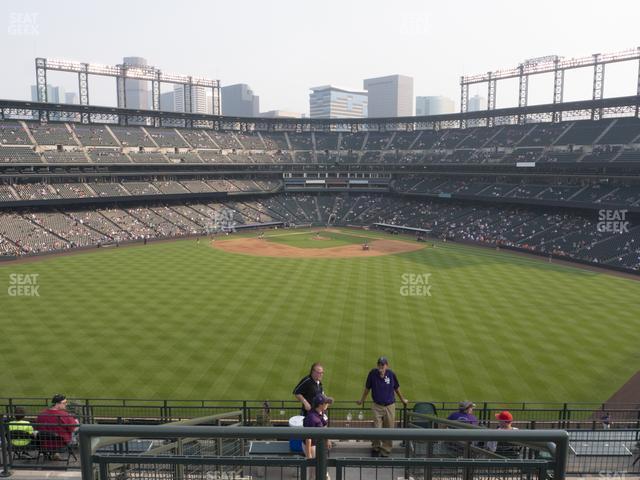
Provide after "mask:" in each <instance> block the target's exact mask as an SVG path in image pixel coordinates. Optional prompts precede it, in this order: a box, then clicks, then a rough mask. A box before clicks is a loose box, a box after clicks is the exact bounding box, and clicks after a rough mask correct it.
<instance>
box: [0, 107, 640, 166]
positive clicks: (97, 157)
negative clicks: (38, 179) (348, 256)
mask: <svg viewBox="0 0 640 480" xmlns="http://www.w3.org/2000/svg"><path fill="white" fill-rule="evenodd" d="M29 134H31V138H30V136H29ZM639 137H640V120H638V119H637V118H635V119H634V118H617V119H606V120H601V121H597V122H596V121H568V122H562V123H553V124H552V123H534V124H527V125H498V126H495V127H473V128H467V129H462V130H461V129H453V128H452V129H443V130H424V131H414V132H404V131H396V132H394V131H389V132H387V131H375V130H373V131H369V132H368V131H361V132H338V131H336V132H312V131H302V132H293V131H287V132H258V131H245V132H241V131H223V130H210V129H197V128H192V129H184V128H167V127H161V128H155V127H150V126H128V127H121V126H106V125H104V126H102V125H81V124H74V123H61V122H57V123H56V122H50V123H45V124H41V123H38V122H24V123H20V122H16V121H13V120H9V121H2V122H0V146H3V147H5V148H6V147H9V146H12V147H18V146H22V147H25V146H27V147H31V148H35V147H37V146H53V145H58V146H61V147H65V148H66V149H67V150H69V148H80V149H84V150H87V152H88V153H89V157H88V158H87V157H84V158H83V157H82V156H79V155H78V156H74V155H69V154H68V153H67V152H65V154H60V153H59V154H51V153H45V155H44V161H46V162H61V161H62V162H83V163H86V162H88V161H91V162H96V163H107V162H113V163H122V162H125V161H126V162H128V161H129V160H128V158H131V159H132V160H133V162H140V163H157V162H159V163H167V160H168V159H170V160H171V161H172V162H174V163H201V161H204V162H206V163H211V162H213V163H263V162H267V163H271V162H291V161H295V162H298V163H315V162H331V161H332V160H333V158H334V155H328V154H327V153H328V152H334V153H338V158H340V160H341V161H342V162H350V163H383V162H394V163H422V162H425V163H468V164H477V163H480V164H491V163H496V162H500V163H515V162H531V161H539V162H547V163H562V162H565V163H566V162H589V163H593V162H612V161H614V162H619V161H629V162H636V161H639V160H640V144H639V143H637V142H639V141H640V140H639ZM634 142H636V143H634ZM109 148H111V149H114V150H115V151H114V152H107V151H105V152H102V151H101V150H102V149H109ZM283 152H287V153H288V154H287V155H283ZM4 153H5V156H4V157H2V156H0V160H2V161H4V162H34V161H40V160H41V158H40V157H39V156H38V155H37V154H35V155H33V156H31V157H29V156H27V155H22V154H21V151H20V150H15V151H5V152H4ZM387 153H393V155H387ZM126 155H129V157H127V156H126ZM14 156H15V158H14Z"/></svg>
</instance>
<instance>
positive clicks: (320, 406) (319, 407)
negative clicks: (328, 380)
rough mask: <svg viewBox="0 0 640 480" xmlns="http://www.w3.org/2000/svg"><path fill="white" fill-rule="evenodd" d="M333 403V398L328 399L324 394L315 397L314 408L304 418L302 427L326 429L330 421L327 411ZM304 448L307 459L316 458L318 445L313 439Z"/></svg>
mask: <svg viewBox="0 0 640 480" xmlns="http://www.w3.org/2000/svg"><path fill="white" fill-rule="evenodd" d="M332 403H333V398H331V397H327V396H325V395H323V394H322V393H319V394H318V395H316V396H315V397H313V400H311V406H312V408H311V410H309V412H307V415H306V416H305V417H304V422H303V423H302V426H303V427H310V428H322V427H326V426H327V424H328V419H327V415H326V413H325V412H326V411H327V408H329V405H331V404H332ZM327 443H328V442H327ZM303 447H304V455H305V457H306V458H315V457H316V444H315V441H314V440H312V439H311V438H307V439H305V441H304V445H303Z"/></svg>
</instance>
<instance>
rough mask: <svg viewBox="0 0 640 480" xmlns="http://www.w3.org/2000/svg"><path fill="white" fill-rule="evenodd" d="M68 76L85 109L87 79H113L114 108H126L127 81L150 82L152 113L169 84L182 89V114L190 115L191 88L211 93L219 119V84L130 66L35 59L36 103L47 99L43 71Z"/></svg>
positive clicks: (157, 108) (217, 81)
mask: <svg viewBox="0 0 640 480" xmlns="http://www.w3.org/2000/svg"><path fill="white" fill-rule="evenodd" d="M48 70H53V71H59V72H70V73H77V74H78V87H79V97H80V104H81V105H89V75H97V76H102V77H115V79H116V91H117V97H118V108H126V107H127V94H126V82H127V80H145V81H149V82H151V98H152V102H151V103H152V106H151V108H152V110H155V111H158V110H160V85H161V83H173V84H177V85H182V87H183V88H182V90H183V92H184V108H185V112H186V113H190V112H191V111H192V98H193V97H194V95H195V92H194V87H204V88H208V89H211V102H212V112H213V115H220V114H221V111H220V80H210V79H206V78H198V77H191V76H186V75H177V74H172V73H164V72H161V71H160V70H159V69H158V68H156V67H153V66H131V65H124V64H123V65H99V64H94V63H81V62H74V61H68V60H56V59H50V58H36V86H37V92H38V102H42V103H46V102H47V101H48V99H47V71H48Z"/></svg>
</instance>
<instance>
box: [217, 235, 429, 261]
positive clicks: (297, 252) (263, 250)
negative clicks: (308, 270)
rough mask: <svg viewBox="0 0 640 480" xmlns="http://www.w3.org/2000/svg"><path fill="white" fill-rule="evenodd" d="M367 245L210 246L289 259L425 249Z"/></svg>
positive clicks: (246, 242) (249, 241)
mask: <svg viewBox="0 0 640 480" xmlns="http://www.w3.org/2000/svg"><path fill="white" fill-rule="evenodd" d="M368 244H369V250H363V249H362V245H357V244H353V245H344V246H341V247H329V248H299V247H292V246H291V245H285V244H282V243H274V242H269V241H266V242H265V241H264V240H258V239H256V238H236V239H230V240H222V241H216V242H213V243H212V246H213V247H214V248H218V249H220V250H224V251H225V252H232V253H240V254H244V255H256V256H260V257H289V258H352V257H379V256H382V255H391V254H394V253H404V252H413V251H415V250H421V249H423V248H424V245H418V244H415V243H409V242H402V241H399V240H370V241H369V242H368Z"/></svg>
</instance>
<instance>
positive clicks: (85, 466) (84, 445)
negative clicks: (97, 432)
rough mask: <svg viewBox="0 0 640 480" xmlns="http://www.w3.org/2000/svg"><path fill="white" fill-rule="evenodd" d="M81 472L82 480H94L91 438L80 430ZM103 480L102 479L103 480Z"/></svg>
mask: <svg viewBox="0 0 640 480" xmlns="http://www.w3.org/2000/svg"><path fill="white" fill-rule="evenodd" d="M79 438H80V471H81V472H82V480H93V462H92V459H91V436H90V435H87V434H86V433H84V432H83V431H82V429H80V435H79ZM101 480H102V479H101Z"/></svg>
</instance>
